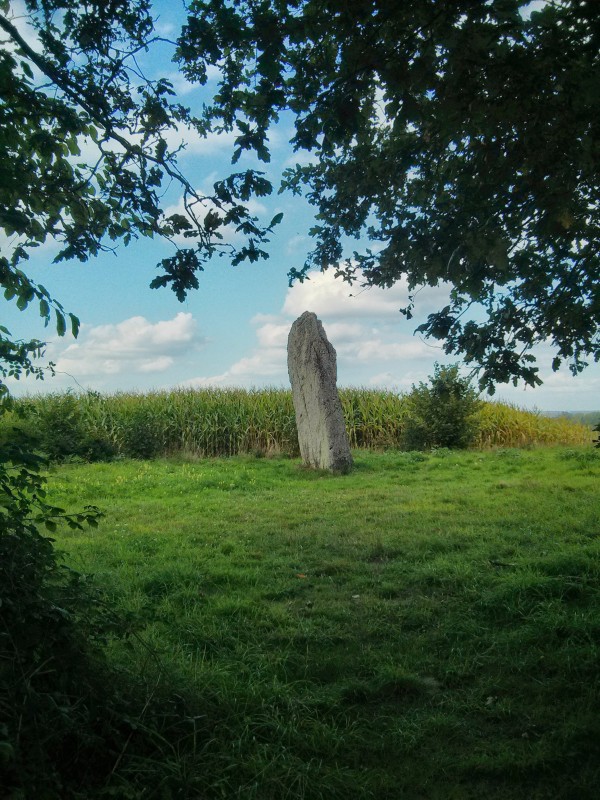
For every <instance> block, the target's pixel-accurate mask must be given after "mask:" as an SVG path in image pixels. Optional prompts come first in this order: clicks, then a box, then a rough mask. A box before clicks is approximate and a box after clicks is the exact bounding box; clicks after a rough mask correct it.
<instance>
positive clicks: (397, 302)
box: [283, 270, 449, 320]
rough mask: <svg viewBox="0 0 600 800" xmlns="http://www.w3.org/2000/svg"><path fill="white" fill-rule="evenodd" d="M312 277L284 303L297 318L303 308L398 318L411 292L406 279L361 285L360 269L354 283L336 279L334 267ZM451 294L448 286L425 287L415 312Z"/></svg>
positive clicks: (330, 313) (325, 313) (328, 313)
mask: <svg viewBox="0 0 600 800" xmlns="http://www.w3.org/2000/svg"><path fill="white" fill-rule="evenodd" d="M308 277H309V280H306V281H304V282H303V283H295V284H294V285H293V286H292V287H291V289H290V290H289V291H288V293H287V296H286V298H285V303H284V306H283V313H284V314H287V315H290V316H294V317H297V316H299V315H300V314H302V312H303V311H306V310H310V311H314V312H315V314H317V315H318V316H323V317H327V318H329V319H333V318H339V317H350V318H352V319H356V318H358V317H363V318H364V317H368V318H371V319H378V320H380V319H382V318H395V319H397V318H398V317H399V316H400V315H399V311H400V309H402V308H406V306H407V305H408V303H409V295H410V292H409V290H408V286H407V284H406V281H405V280H404V279H401V280H399V281H398V282H397V283H395V284H394V285H393V286H391V287H390V288H389V289H382V288H380V287H376V286H373V287H361V285H360V283H361V278H360V272H359V273H358V281H357V282H356V283H355V284H354V285H353V286H350V285H349V284H348V283H347V282H346V281H343V280H341V279H340V278H336V277H335V274H334V272H333V270H328V271H327V272H311V273H309V276H308ZM448 293H449V287H448V286H438V287H429V286H428V287H425V288H424V289H421V290H420V291H419V292H418V293H416V294H415V297H414V301H415V314H422V313H423V312H424V311H425V310H426V309H433V308H437V307H439V304H440V303H443V302H444V300H445V299H447V297H448Z"/></svg>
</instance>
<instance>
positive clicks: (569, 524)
mask: <svg viewBox="0 0 600 800" xmlns="http://www.w3.org/2000/svg"><path fill="white" fill-rule="evenodd" d="M355 460H356V468H355V469H354V471H353V472H352V474H351V475H349V476H346V477H334V476H330V475H325V474H320V473H315V472H310V471H306V470H304V469H302V468H301V467H299V465H298V464H297V462H295V461H293V460H287V459H283V458H274V459H266V458H252V457H237V458H232V459H215V460H192V459H190V460H181V459H180V460H159V461H154V462H148V461H121V462H115V463H111V464H94V465H67V466H62V467H59V468H56V469H55V470H54V474H53V476H52V480H51V483H50V487H51V495H52V496H51V497H50V500H51V501H53V502H56V503H58V504H63V505H65V506H67V507H80V506H81V505H83V504H84V503H88V502H93V503H97V504H99V505H101V506H102V507H103V508H104V510H105V512H106V517H105V519H104V520H103V521H102V523H101V525H100V527H99V528H98V529H97V530H89V531H86V532H85V533H81V532H77V531H70V532H65V533H63V534H62V535H61V536H60V539H59V541H58V546H59V547H60V548H62V549H63V550H64V551H65V552H66V554H67V559H68V562H69V563H70V564H71V565H72V566H74V567H75V568H76V569H78V570H81V571H83V572H87V573H93V574H94V575H95V578H96V580H97V581H98V582H100V583H101V584H103V585H104V586H106V587H107V588H108V591H109V593H110V594H112V595H114V597H115V598H117V600H118V602H119V604H120V605H121V606H122V607H123V608H124V609H127V610H129V611H134V612H136V613H138V614H140V615H141V616H142V617H143V618H144V619H145V620H146V627H145V630H144V632H143V638H144V640H145V642H146V645H145V646H142V645H140V644H139V643H136V642H135V641H133V642H132V643H130V644H129V645H128V646H125V645H123V644H122V643H113V644H112V646H111V658H112V660H113V662H114V663H115V664H116V665H120V667H121V668H127V669H129V670H133V671H134V672H136V673H137V674H140V675H142V676H143V678H144V680H146V681H147V682H148V685H150V686H151V685H153V682H154V681H157V682H158V681H159V677H158V676H159V673H160V674H161V675H162V678H161V679H160V680H162V681H163V682H165V681H166V682H167V683H168V685H169V686H170V687H171V691H172V696H173V704H174V706H173V708H174V709H175V708H176V707H177V703H178V702H179V700H178V698H182V697H184V698H186V702H187V701H188V700H189V699H190V698H192V701H193V703H194V704H195V707H196V709H197V713H196V714H195V715H194V717H193V718H192V717H190V716H189V715H188V717H187V718H186V724H188V727H189V729H188V730H187V731H184V732H182V730H181V728H182V725H181V724H179V725H177V724H175V722H174V723H173V728H172V730H173V732H172V733H170V732H169V731H170V729H169V727H168V726H166V728H165V730H164V731H163V732H162V733H161V736H162V737H163V740H164V745H162V747H163V750H162V752H163V757H162V761H161V763H160V764H156V763H155V764H152V765H150V764H148V763H145V762H144V761H143V759H139V760H138V761H137V762H136V761H135V760H134V761H133V762H128V761H127V759H126V758H123V760H122V763H120V764H119V769H115V771H114V774H113V775H112V776H111V779H110V781H109V782H108V784H107V786H108V787H109V788H111V791H114V792H115V793H116V796H117V797H120V796H123V797H144V798H154V797H156V798H163V797H164V798H168V797H189V798H206V800H212V799H213V798H239V800H251V799H252V798H256V800H283V799H284V798H285V799H286V800H288V799H292V798H304V799H305V800H308V799H309V798H311V799H312V798H322V799H323V800H325V799H326V798H327V799H330V798H344V799H346V798H352V800H354V799H355V798H356V800H362V799H363V798H374V800H385V799H386V798H394V799H395V798H398V800H400V799H403V798H407V799H410V800H412V798H415V800H426V799H427V800H434V799H435V798H440V800H442V799H443V800H447V799H448V798H457V799H458V798H461V799H462V798H511V799H512V798H527V800H530V799H535V798H549V799H550V798H552V800H554V799H559V798H565V799H566V798H570V799H571V800H584V799H585V798H590V800H591V798H596V797H597V796H598V794H597V793H598V786H599V785H600V784H599V780H600V772H599V764H600V716H599V713H598V712H599V711H600V707H599V699H600V680H599V677H600V666H599V655H600V652H599V650H600V604H599V600H600V593H599V588H600V559H599V555H600V497H599V489H598V487H599V482H598V479H599V477H600V451H598V450H593V449H591V448H587V449H585V448H575V449H572V450H565V449H560V448H556V449H540V450H492V451H486V452H476V451H471V452H460V453H459V452H450V451H438V452H437V453H435V454H421V453H401V452H391V451H390V452H386V453H378V454H375V453H367V452H365V451H357V452H356V453H355ZM174 715H175V716H176V712H175V711H174ZM139 724H140V725H142V724H143V720H139ZM175 731H176V733H175ZM119 787H121V788H119ZM123 787H127V791H128V792H132V793H131V794H127V793H125V789H124V788H123ZM119 791H122V792H123V794H119ZM133 792H138V794H135V793H133ZM112 796H115V795H112Z"/></svg>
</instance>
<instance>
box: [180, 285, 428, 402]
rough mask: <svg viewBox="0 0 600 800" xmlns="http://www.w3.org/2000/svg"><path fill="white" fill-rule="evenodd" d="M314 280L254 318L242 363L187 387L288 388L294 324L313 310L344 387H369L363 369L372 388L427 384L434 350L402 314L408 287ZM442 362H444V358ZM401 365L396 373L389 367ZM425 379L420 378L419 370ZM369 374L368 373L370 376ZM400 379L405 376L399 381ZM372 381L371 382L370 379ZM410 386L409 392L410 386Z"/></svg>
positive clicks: (202, 378)
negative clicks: (355, 286) (276, 310)
mask: <svg viewBox="0 0 600 800" xmlns="http://www.w3.org/2000/svg"><path fill="white" fill-rule="evenodd" d="M310 277H311V280H310V281H305V282H304V283H302V284H296V285H295V286H293V287H292V288H291V289H288V291H287V295H286V298H285V300H284V303H283V307H282V310H281V313H280V314H279V315H273V314H256V315H255V316H254V317H253V319H252V322H253V324H254V326H255V329H256V345H255V347H254V349H253V350H251V351H250V353H249V354H248V355H247V356H245V357H244V358H241V359H239V360H238V361H236V362H235V363H234V364H232V365H231V366H230V367H229V368H228V369H227V370H226V371H225V372H222V373H220V374H218V375H213V376H211V377H207V376H199V377H197V378H194V379H192V380H191V381H187V382H186V385H188V386H190V385H191V386H208V385H227V386H256V385H260V384H265V383H272V384H274V385H279V384H287V382H288V375H287V340H288V335H289V331H290V327H291V325H292V322H293V320H294V319H295V318H296V317H298V316H299V315H300V314H302V313H303V312H304V311H306V310H309V311H313V312H315V313H316V314H317V315H318V317H319V318H320V319H321V321H322V322H323V325H324V328H325V332H326V334H327V337H328V339H329V341H330V342H331V343H332V344H333V346H334V348H335V349H336V352H337V356H338V376H339V382H340V385H351V384H357V383H365V378H364V374H365V370H367V369H368V370H369V371H371V372H372V374H373V377H372V378H371V379H370V383H371V384H372V385H384V386H391V385H392V384H393V385H403V386H404V385H406V376H407V375H410V377H411V382H412V378H413V376H414V375H417V376H418V379H419V380H421V379H425V378H426V377H427V371H429V372H431V366H430V365H431V363H432V361H433V359H434V357H436V356H437V357H438V358H439V357H440V355H441V353H440V351H438V350H436V351H433V350H432V348H431V347H428V346H427V345H426V344H425V343H424V342H423V341H421V340H420V339H415V338H414V337H413V335H412V331H413V328H414V327H415V326H414V324H413V323H412V322H407V321H406V320H405V319H404V317H403V316H402V315H401V314H399V313H398V308H399V305H401V304H402V303H404V304H406V302H407V292H406V289H405V287H402V286H400V287H394V288H392V289H390V290H382V289H375V290H368V291H362V292H361V291H360V290H359V293H356V290H354V291H355V296H354V297H351V296H350V294H351V292H352V289H351V288H350V287H349V286H348V285H347V284H344V283H342V281H340V280H339V279H337V280H336V279H335V278H334V277H333V272H330V273H324V274H322V273H311V276H310ZM440 360H442V359H440ZM394 364H395V365H397V370H396V372H394V371H393V367H392V368H391V365H394ZM421 364H422V365H425V366H423V369H424V370H425V371H424V374H421V371H420V369H419V366H420V365H421ZM367 374H368V373H367ZM398 376H403V379H402V378H399V377H398ZM367 380H368V379H367ZM411 382H409V383H408V385H407V388H409V387H410V385H411Z"/></svg>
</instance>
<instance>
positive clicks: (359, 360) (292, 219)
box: [3, 2, 600, 411]
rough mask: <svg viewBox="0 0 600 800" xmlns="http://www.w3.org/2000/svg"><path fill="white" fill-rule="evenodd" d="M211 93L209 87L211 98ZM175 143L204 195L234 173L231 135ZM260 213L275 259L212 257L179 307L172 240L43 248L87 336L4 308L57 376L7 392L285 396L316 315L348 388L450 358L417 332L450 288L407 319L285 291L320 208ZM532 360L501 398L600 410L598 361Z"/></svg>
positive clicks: (385, 299)
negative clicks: (305, 325)
mask: <svg viewBox="0 0 600 800" xmlns="http://www.w3.org/2000/svg"><path fill="white" fill-rule="evenodd" d="M13 7H14V8H18V4H17V3H14V4H13ZM157 10H158V12H159V13H160V18H159V22H158V25H159V28H160V31H161V33H163V34H165V35H176V32H177V29H178V26H179V24H180V21H181V9H180V6H179V3H176V2H173V3H166V2H163V3H158V4H157ZM151 64H152V65H156V64H160V65H161V67H162V70H163V71H162V72H161V73H160V74H161V76H162V77H168V78H170V79H171V80H172V81H173V83H174V85H175V87H176V88H177V89H178V91H180V92H181V95H182V97H181V99H182V102H185V103H187V104H189V105H192V106H194V105H196V104H198V105H199V104H200V103H201V102H202V99H203V98H204V97H205V94H204V90H203V89H201V88H194V87H192V86H190V85H189V84H187V82H185V81H184V80H183V79H182V77H181V76H179V75H178V74H177V72H176V68H175V65H172V64H170V62H169V53H168V51H167V50H166V49H165V50H163V52H162V53H160V54H154V55H153V57H152V61H151ZM149 68H150V69H151V68H152V67H151V66H150V67H149ZM215 77H216V76H215ZM215 86H216V81H215V79H214V78H213V81H212V83H209V86H208V88H209V89H211V88H214V87H215ZM287 125H288V123H286V121H283V122H282V124H281V125H280V127H279V129H278V130H277V131H276V132H275V136H274V139H273V142H272V162H271V164H270V165H268V166H265V165H263V166H262V167H261V168H263V169H267V170H268V172H269V174H270V175H271V176H272V177H273V178H274V179H275V183H277V175H278V174H279V172H280V170H281V168H282V167H283V166H286V165H289V164H292V163H295V161H296V157H295V156H294V154H293V153H292V151H291V148H290V147H289V145H287V140H288V136H287V135H286V134H287V132H288V130H289V128H288V127H287ZM180 138H181V139H183V138H185V140H186V142H187V148H186V150H185V151H184V153H183V154H182V156H181V159H180V166H181V168H182V171H183V172H184V173H185V174H186V175H187V176H188V178H189V179H190V181H191V182H192V183H193V184H194V185H195V186H196V187H199V188H202V187H203V186H210V185H211V184H212V182H214V180H216V179H218V178H220V177H223V176H225V175H226V174H228V172H229V171H231V167H230V163H229V160H230V157H231V142H232V139H231V137H228V136H223V137H217V136H213V137H211V138H210V139H209V140H200V139H199V138H198V137H197V136H195V135H194V136H191V137H190V136H188V135H185V132H181V133H180ZM246 164H248V165H249V166H254V164H253V163H251V162H249V161H246V162H240V164H238V165H236V167H235V169H236V170H237V169H238V168H239V167H244V166H246ZM179 201H180V198H179V197H178V196H177V194H176V193H174V194H173V195H172V196H171V195H169V196H167V197H166V203H167V205H168V206H171V207H173V208H176V207H177V205H178V203H179ZM255 211H256V213H257V214H259V215H260V216H261V217H262V218H263V219H265V220H267V221H268V220H270V219H271V217H272V216H273V215H274V214H276V213H278V212H279V211H282V212H283V213H284V219H283V222H282V224H281V225H279V226H278V228H277V229H276V232H275V234H274V235H273V237H272V242H271V245H270V247H269V248H268V249H269V252H270V259H269V260H268V261H266V262H262V263H259V264H254V265H246V264H242V265H240V266H238V267H235V268H232V267H231V266H230V265H229V264H228V263H227V262H226V260H225V259H218V258H217V259H215V260H214V262H212V263H211V264H210V265H209V266H208V268H207V269H206V271H205V272H204V273H203V274H201V275H200V289H199V290H198V291H197V292H194V293H191V294H190V295H189V296H188V299H187V300H186V301H185V302H184V303H179V302H178V301H177V299H176V298H175V296H174V295H173V294H172V292H171V291H170V290H168V289H159V290H151V289H150V288H149V283H150V281H151V280H152V278H153V277H154V276H155V274H156V269H155V265H156V263H157V262H158V261H159V260H160V259H161V258H163V257H165V256H166V255H169V254H170V253H171V252H172V251H171V246H170V245H168V244H166V243H163V242H157V241H143V242H134V243H132V244H131V245H130V246H129V247H127V248H125V247H120V248H119V249H118V251H117V252H116V254H114V255H113V254H106V253H105V254H102V255H101V256H99V257H98V258H96V259H94V260H92V261H90V262H87V263H86V264H80V263H78V262H76V263H71V264H64V263H61V264H58V265H54V264H52V258H53V255H54V254H55V253H56V249H55V248H54V246H53V245H51V244H47V245H45V246H44V247H42V248H40V249H39V250H38V251H37V253H36V254H35V257H32V259H31V261H30V262H29V265H28V272H29V274H30V275H31V276H32V277H33V278H34V279H35V280H37V281H38V282H40V283H42V284H43V285H44V286H45V287H46V288H47V289H48V290H49V291H50V293H51V294H52V295H53V296H54V297H55V298H57V299H58V300H59V301H60V302H61V303H62V304H63V306H64V307H65V309H66V310H68V311H72V312H73V313H75V314H77V316H79V318H80V320H81V322H82V327H81V332H80V335H79V338H78V339H77V340H74V339H72V338H69V337H64V338H62V339H58V337H56V336H54V335H53V332H52V331H51V329H50V328H48V329H44V327H43V324H42V323H41V322H40V321H39V320H38V318H37V316H36V312H35V310H34V309H29V310H27V311H25V312H18V311H17V310H16V308H15V307H14V306H12V305H11V304H5V307H4V318H3V324H4V325H6V326H7V327H8V328H9V329H10V330H11V331H12V333H13V334H14V335H16V336H19V337H31V336H36V337H38V338H40V339H42V340H45V341H47V342H48V347H47V357H48V358H49V359H51V360H52V361H54V362H55V363H56V365H57V375H56V377H54V378H48V379H47V380H46V381H44V382H43V383H40V382H37V381H36V382H32V381H24V380H21V381H19V382H18V383H16V382H12V383H11V385H10V388H11V390H12V391H13V392H14V393H15V394H23V393H25V392H29V393H35V392H39V391H58V390H64V389H67V388H72V389H74V390H79V389H80V388H83V389H93V390H97V391H101V392H113V391H119V390H127V391H129V390H137V391H147V390H151V389H166V388H171V387H174V386H206V385H218V386H244V387H260V386H266V385H269V386H285V385H287V383H288V379H287V368H286V350H285V345H286V341H287V333H288V331H289V327H290V325H291V323H292V322H293V320H294V319H295V318H296V317H297V316H299V315H300V314H301V313H302V312H303V311H305V310H310V311H314V312H315V313H317V315H318V316H319V318H320V319H321V320H322V321H323V323H324V326H325V330H326V332H327V334H328V336H329V339H330V341H331V342H332V344H333V345H334V347H335V348H336V351H337V354H338V382H339V384H340V385H344V386H378V387H388V388H395V389H398V390H400V391H403V390H408V389H410V386H411V384H413V383H415V382H418V381H421V380H426V379H427V376H428V375H430V374H431V373H432V372H433V366H434V363H435V362H436V361H440V362H445V361H448V359H447V358H446V357H445V356H444V354H443V352H442V350H441V348H440V347H439V344H437V343H435V342H430V341H427V340H423V339H422V338H421V337H419V336H414V335H413V331H414V329H415V328H416V326H417V325H418V324H419V322H420V321H422V320H424V319H425V317H426V316H427V313H429V312H430V311H433V310H435V309H436V308H439V307H440V305H439V304H440V303H443V299H444V297H445V293H446V290H445V289H444V288H437V289H424V290H422V291H421V292H420V293H419V295H418V297H417V306H416V315H415V318H414V319H413V320H410V321H407V320H406V319H405V318H404V317H403V316H402V315H401V314H400V313H399V311H398V310H399V309H400V308H402V307H403V306H404V305H405V304H406V300H407V292H406V288H405V286H403V285H402V284H398V285H396V286H395V287H393V288H392V289H388V290H379V289H371V290H366V291H361V290H360V289H359V288H355V289H354V290H352V289H350V287H348V285H347V284H344V283H342V282H340V281H336V280H335V279H334V277H333V273H332V272H329V273H325V274H315V275H312V276H311V280H310V281H307V282H305V283H304V284H296V285H295V286H293V287H292V288H291V289H290V288H289V287H288V279H287V273H288V270H289V269H290V268H291V267H293V266H296V267H299V266H301V265H302V264H303V262H304V259H305V256H306V254H307V252H308V250H309V249H310V240H309V238H308V230H309V228H310V227H311V225H312V210H311V208H310V207H309V206H308V204H307V203H306V202H305V201H304V200H303V199H301V198H298V197H292V196H291V195H277V194H274V195H273V196H272V197H270V198H261V199H260V202H257V203H256V204H255ZM365 246H366V243H365ZM351 294H353V296H350V295H351ZM538 355H539V361H540V368H541V376H542V378H543V379H544V385H543V386H542V387H539V388H537V389H535V390H532V389H524V388H523V387H518V388H515V387H512V386H507V385H501V386H499V387H498V389H497V394H496V397H497V398H498V399H504V400H508V401H510V402H514V403H517V404H518V405H520V406H523V407H527V408H539V409H541V410H565V411H576V410H593V409H596V408H598V406H600V403H599V402H598V400H597V398H598V397H599V396H600V391H599V390H600V366H599V365H593V366H591V367H589V368H588V369H587V370H586V371H585V372H584V373H583V374H582V375H580V376H577V377H575V378H574V377H572V376H571V375H570V373H569V372H568V370H564V371H561V372H559V373H552V371H551V369H550V361H551V358H552V354H551V352H550V350H549V349H548V350H546V349H545V348H541V349H540V350H539V351H538ZM453 360H455V359H453Z"/></svg>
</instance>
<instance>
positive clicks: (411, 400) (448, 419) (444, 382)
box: [403, 364, 481, 450]
mask: <svg viewBox="0 0 600 800" xmlns="http://www.w3.org/2000/svg"><path fill="white" fill-rule="evenodd" d="M480 406H481V401H480V400H479V398H478V393H477V392H476V391H475V389H473V388H472V386H471V383H470V380H469V379H468V378H462V377H461V376H460V375H459V372H458V366H456V365H453V366H448V367H444V366H440V365H439V364H436V365H435V371H434V374H433V376H432V377H431V378H430V385H427V384H425V383H422V382H421V383H420V384H419V385H418V386H414V385H413V387H412V391H411V393H410V394H409V396H408V398H407V414H406V418H405V426H404V432H403V446H404V447H405V448H406V449H407V450H424V449H428V448H432V447H435V448H440V447H448V448H465V447H469V446H470V445H472V444H473V443H474V442H475V438H476V436H477V421H476V414H477V411H478V410H479V408H480Z"/></svg>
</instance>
